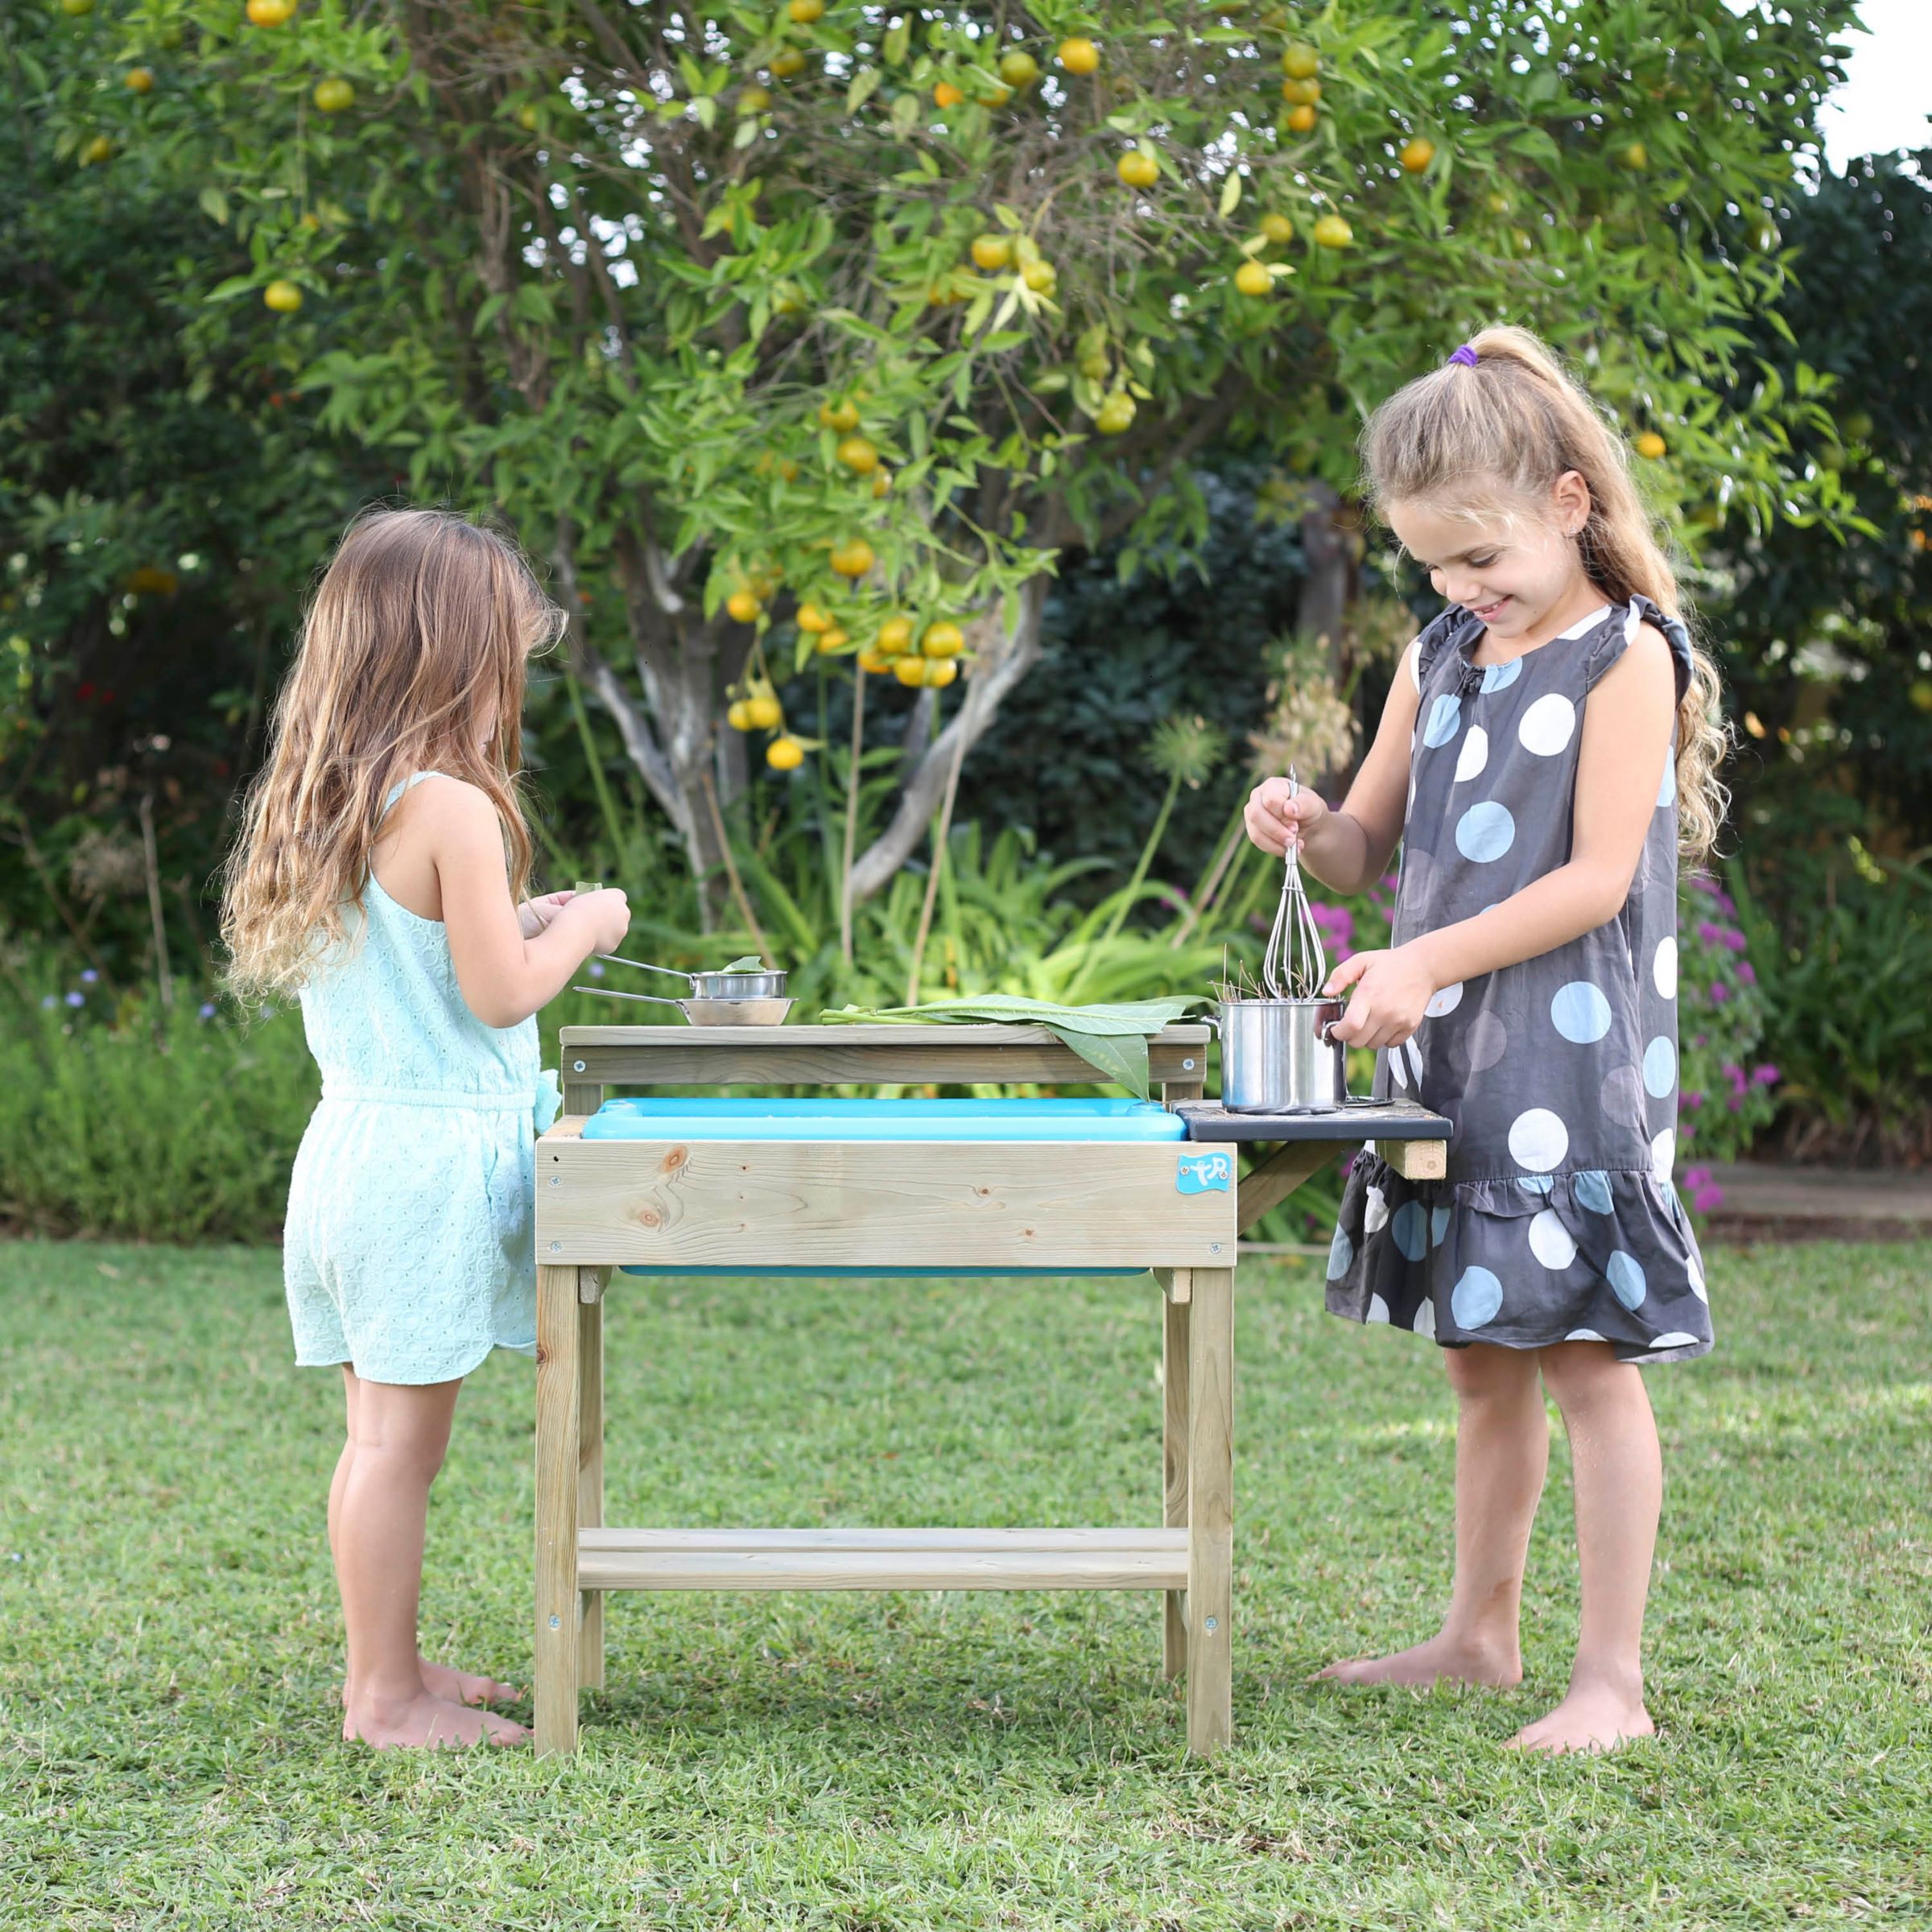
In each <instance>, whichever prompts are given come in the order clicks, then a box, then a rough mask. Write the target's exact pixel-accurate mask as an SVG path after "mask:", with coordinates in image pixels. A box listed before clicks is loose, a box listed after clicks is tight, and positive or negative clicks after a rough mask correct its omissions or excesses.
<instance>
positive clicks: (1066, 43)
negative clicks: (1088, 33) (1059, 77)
mask: <svg viewBox="0 0 1932 1932" xmlns="http://www.w3.org/2000/svg"><path fill="white" fill-rule="evenodd" d="M1054 58H1055V60H1058V61H1059V64H1060V65H1061V66H1062V67H1063V68H1066V70H1067V72H1068V73H1070V74H1090V73H1092V72H1093V70H1094V69H1095V68H1096V67H1098V66H1099V65H1100V49H1099V48H1098V47H1096V46H1095V45H1094V43H1092V41H1091V40H1088V39H1083V38H1082V37H1081V36H1080V35H1077V34H1076V35H1075V36H1074V38H1073V39H1071V40H1063V41H1062V42H1061V43H1060V44H1059V49H1058V51H1057V52H1056V53H1055V56H1054Z"/></svg>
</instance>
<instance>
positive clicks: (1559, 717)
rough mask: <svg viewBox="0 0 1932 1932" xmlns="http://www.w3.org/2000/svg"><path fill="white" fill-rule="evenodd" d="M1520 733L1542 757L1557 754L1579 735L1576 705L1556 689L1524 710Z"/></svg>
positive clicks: (1527, 748) (1525, 743) (1527, 745)
mask: <svg viewBox="0 0 1932 1932" xmlns="http://www.w3.org/2000/svg"><path fill="white" fill-rule="evenodd" d="M1516 735H1517V737H1519V738H1520V739H1521V741H1522V745H1523V749H1524V750H1525V751H1533V752H1534V753H1536V755H1537V756H1538V758H1554V757H1555V756H1556V755H1557V753H1558V752H1560V751H1563V750H1564V749H1567V746H1568V745H1569V743H1570V741H1571V738H1573V737H1575V735H1576V707H1575V705H1574V704H1571V701H1570V700H1569V699H1567V697H1565V696H1563V693H1562V692H1561V691H1551V692H1550V695H1549V696H1547V697H1546V698H1538V700H1537V701H1536V702H1535V703H1534V704H1532V705H1531V706H1530V708H1529V709H1528V710H1527V711H1525V712H1524V713H1523V721H1522V723H1521V724H1520V725H1517V728H1516Z"/></svg>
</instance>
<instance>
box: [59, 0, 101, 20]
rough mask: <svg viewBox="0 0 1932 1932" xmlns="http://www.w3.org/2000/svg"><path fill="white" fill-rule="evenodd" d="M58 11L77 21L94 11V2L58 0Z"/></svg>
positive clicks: (88, 0)
mask: <svg viewBox="0 0 1932 1932" xmlns="http://www.w3.org/2000/svg"><path fill="white" fill-rule="evenodd" d="M60 10H61V12H62V13H64V14H69V15H71V16H72V18H73V19H76V20H78V19H81V18H82V17H83V16H84V15H85V14H91V13H92V12H93V10H94V0H60Z"/></svg>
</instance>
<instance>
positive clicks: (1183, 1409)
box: [1161, 1269, 1191, 1678]
mask: <svg viewBox="0 0 1932 1932" xmlns="http://www.w3.org/2000/svg"><path fill="white" fill-rule="evenodd" d="M1174 1272H1175V1273H1176V1274H1181V1273H1182V1272H1183V1270H1181V1269H1175V1271H1174ZM1181 1285H1182V1284H1179V1283H1174V1282H1170V1283H1169V1284H1168V1291H1167V1293H1166V1294H1165V1295H1164V1296H1163V1297H1162V1305H1163V1307H1165V1309H1166V1317H1165V1323H1164V1328H1163V1332H1162V1353H1161V1364H1162V1367H1161V1389H1162V1395H1163V1397H1164V1398H1165V1399H1164V1402H1163V1404H1162V1427H1161V1462H1162V1479H1163V1480H1162V1495H1163V1498H1164V1503H1165V1508H1164V1510H1163V1513H1162V1521H1163V1522H1164V1523H1165V1524H1166V1526H1167V1528H1169V1529H1170V1530H1184V1529H1186V1528H1187V1393H1188V1377H1189V1374H1190V1373H1191V1371H1190V1369H1189V1365H1188V1360H1187V1310H1188V1302H1187V1298H1186V1297H1185V1296H1183V1297H1181V1298H1179V1299H1177V1298H1175V1295H1174V1288H1175V1287H1176V1286H1181ZM1161 1667H1162V1673H1163V1674H1164V1675H1166V1676H1167V1677H1170V1678H1174V1677H1179V1675H1180V1674H1181V1673H1182V1672H1183V1670H1186V1669H1187V1591H1184V1590H1170V1591H1166V1617H1165V1620H1164V1622H1163V1624H1162V1641H1161Z"/></svg>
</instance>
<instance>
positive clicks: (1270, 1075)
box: [1215, 1000, 1349, 1113]
mask: <svg viewBox="0 0 1932 1932" xmlns="http://www.w3.org/2000/svg"><path fill="white" fill-rule="evenodd" d="M1344 1011H1346V1008H1345V1007H1344V1005H1343V1003H1342V1002H1341V1001H1340V1000H1224V1001H1222V1003H1221V1005H1220V1006H1219V1007H1218V1008H1217V1009H1216V1015H1215V1023H1216V1026H1217V1028H1218V1029H1219V1030H1220V1036H1221V1104H1222V1105H1223V1106H1224V1107H1225V1108H1227V1109H1228V1111H1229V1112H1230V1113H1326V1112H1327V1111H1328V1110H1329V1109H1330V1108H1341V1107H1345V1106H1347V1105H1348V1100H1349V1095H1348V1048H1347V1047H1345V1046H1344V1045H1343V1043H1342V1042H1340V1040H1338V1039H1337V1038H1335V1022H1337V1021H1338V1020H1340V1018H1341V1017H1342V1014H1343V1013H1344Z"/></svg>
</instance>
